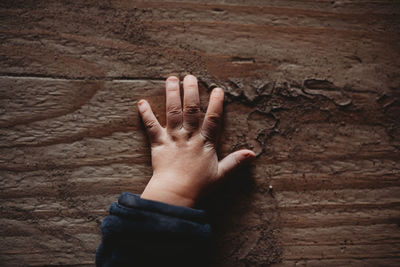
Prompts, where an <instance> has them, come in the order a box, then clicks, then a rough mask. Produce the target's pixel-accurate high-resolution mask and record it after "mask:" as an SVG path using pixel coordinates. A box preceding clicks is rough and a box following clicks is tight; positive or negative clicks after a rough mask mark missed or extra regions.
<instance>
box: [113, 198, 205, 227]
mask: <svg viewBox="0 0 400 267" xmlns="http://www.w3.org/2000/svg"><path fill="white" fill-rule="evenodd" d="M118 204H119V205H121V206H124V207H126V208H131V209H139V210H143V211H149V212H156V213H159V214H164V215H167V216H172V217H178V218H181V219H185V220H190V221H193V222H196V223H199V224H206V223H207V214H206V212H205V211H204V210H198V209H192V208H189V207H183V206H175V205H170V204H166V203H163V202H159V201H154V200H148V199H143V198H141V197H140V196H139V195H136V194H132V193H129V192H124V193H122V194H121V195H120V197H119V198H118Z"/></svg>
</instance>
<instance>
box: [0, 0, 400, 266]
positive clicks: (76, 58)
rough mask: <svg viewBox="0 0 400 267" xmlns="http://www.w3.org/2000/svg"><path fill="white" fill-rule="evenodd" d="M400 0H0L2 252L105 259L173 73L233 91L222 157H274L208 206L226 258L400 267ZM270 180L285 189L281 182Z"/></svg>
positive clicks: (68, 262)
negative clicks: (148, 121) (144, 109)
mask: <svg viewBox="0 0 400 267" xmlns="http://www.w3.org/2000/svg"><path fill="white" fill-rule="evenodd" d="M399 15H400V6H399V3H397V2H396V1H390V0H382V1H361V0H351V1H330V0H318V1H305V0H294V1H292V0H290V1H289V0H272V1H261V0H249V1H245V2H244V1H238V0H227V1H213V0H182V1H128V0H115V1H102V0H100V1H94V0H89V1H73V2H65V1H58V0H51V1H2V2H1V3H0V21H1V23H0V25H1V26H0V38H1V45H0V136H1V138H0V155H1V156H0V198H1V201H0V217H1V218H0V237H1V239H2V242H0V265H2V266H43V265H45V266H92V265H93V259H94V251H95V249H96V247H97V245H98V243H99V242H100V232H99V225H100V223H101V220H102V218H104V216H105V215H106V214H107V207H108V206H109V204H111V203H112V202H113V201H115V200H116V198H117V196H118V194H119V193H121V192H123V191H131V192H133V193H138V194H140V193H141V192H142V190H143V188H144V187H145V185H146V183H147V181H148V179H149V177H150V176H151V162H150V151H149V149H148V146H147V141H146V137H145V135H144V133H143V129H142V126H141V123H140V120H139V117H138V114H137V110H136V107H135V105H136V103H137V101H138V100H139V99H141V98H146V99H148V100H149V101H150V102H151V104H152V107H153V109H154V110H155V112H156V114H157V116H158V118H159V120H160V121H161V123H162V124H164V123H165V119H164V116H165V112H164V109H165V105H164V89H163V80H164V79H165V78H166V77H167V76H168V75H170V74H175V75H178V76H180V77H183V76H184V75H185V74H186V73H189V72H190V73H193V74H195V75H197V76H198V78H199V81H200V94H201V101H202V110H203V111H205V108H206V106H207V103H208V99H207V98H208V94H209V91H210V89H211V88H212V87H213V86H215V85H218V86H221V87H222V88H223V89H224V90H225V92H226V101H225V102H226V103H225V120H224V133H223V135H222V137H221V146H220V154H221V156H223V155H226V154H228V153H229V152H231V151H234V150H236V149H239V148H244V147H246V148H251V149H253V150H254V151H255V152H256V153H257V155H258V157H257V159H256V161H255V162H254V164H253V165H252V166H251V167H250V168H247V169H243V170H240V171H239V172H238V173H237V174H236V175H234V176H233V177H231V180H230V181H228V182H227V184H226V185H225V187H224V190H222V191H219V192H218V193H217V194H214V195H211V196H210V198H209V199H208V202H205V203H202V207H208V210H209V213H210V218H211V219H212V222H213V226H214V230H215V233H216V240H215V249H214V251H215V255H213V264H212V266H222V267H223V266H238V267H245V266H267V265H269V264H275V265H277V266H289V265H290V266H293V265H301V266H303V265H304V266H398V265H399V264H400V256H399V255H400V247H399V244H400V242H399V239H400V236H399V231H398V224H399V222H400V198H399V196H400V194H399V193H400V192H399V190H400V179H399V178H400V153H399V147H400V124H399V120H398V117H399V115H400V101H399V98H400V94H399V90H398V89H399V88H400V76H399V75H398V73H399V70H400V60H399V59H400V49H399V45H398V44H399V43H400V16H399ZM270 185H271V186H272V187H273V189H272V191H271V190H270V189H269V186H270Z"/></svg>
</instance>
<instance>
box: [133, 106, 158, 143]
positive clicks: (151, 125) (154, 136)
mask: <svg viewBox="0 0 400 267" xmlns="http://www.w3.org/2000/svg"><path fill="white" fill-rule="evenodd" d="M138 108H139V113H140V116H141V117H142V120H143V124H144V126H145V127H146V132H147V135H148V136H149V139H150V142H151V143H152V144H153V143H159V142H160V138H161V134H162V127H161V125H160V123H159V122H158V120H157V118H156V116H154V113H153V111H152V110H151V107H150V105H149V103H147V101H146V100H140V101H139V102H138Z"/></svg>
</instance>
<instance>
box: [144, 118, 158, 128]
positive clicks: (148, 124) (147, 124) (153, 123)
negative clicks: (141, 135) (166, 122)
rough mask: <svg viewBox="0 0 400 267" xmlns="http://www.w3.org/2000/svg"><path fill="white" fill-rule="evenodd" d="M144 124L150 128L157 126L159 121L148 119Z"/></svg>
mask: <svg viewBox="0 0 400 267" xmlns="http://www.w3.org/2000/svg"><path fill="white" fill-rule="evenodd" d="M144 126H145V127H146V129H148V130H150V129H153V128H155V127H156V126H157V123H156V122H155V121H153V120H147V121H145V122H144Z"/></svg>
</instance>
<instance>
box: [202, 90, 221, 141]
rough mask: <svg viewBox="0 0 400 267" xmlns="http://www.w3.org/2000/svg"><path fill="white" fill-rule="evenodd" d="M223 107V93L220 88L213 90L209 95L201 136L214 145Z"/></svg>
mask: <svg viewBox="0 0 400 267" xmlns="http://www.w3.org/2000/svg"><path fill="white" fill-rule="evenodd" d="M223 105H224V91H223V90H222V89H221V88H215V89H214V90H213V91H212V92H211V95H210V103H209V104H208V108H207V112H206V116H205V118H204V121H203V126H202V127H201V134H202V135H203V136H204V138H205V139H206V140H207V141H210V142H212V143H214V144H215V143H216V140H217V136H218V130H219V126H220V124H221V119H222V111H223Z"/></svg>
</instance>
